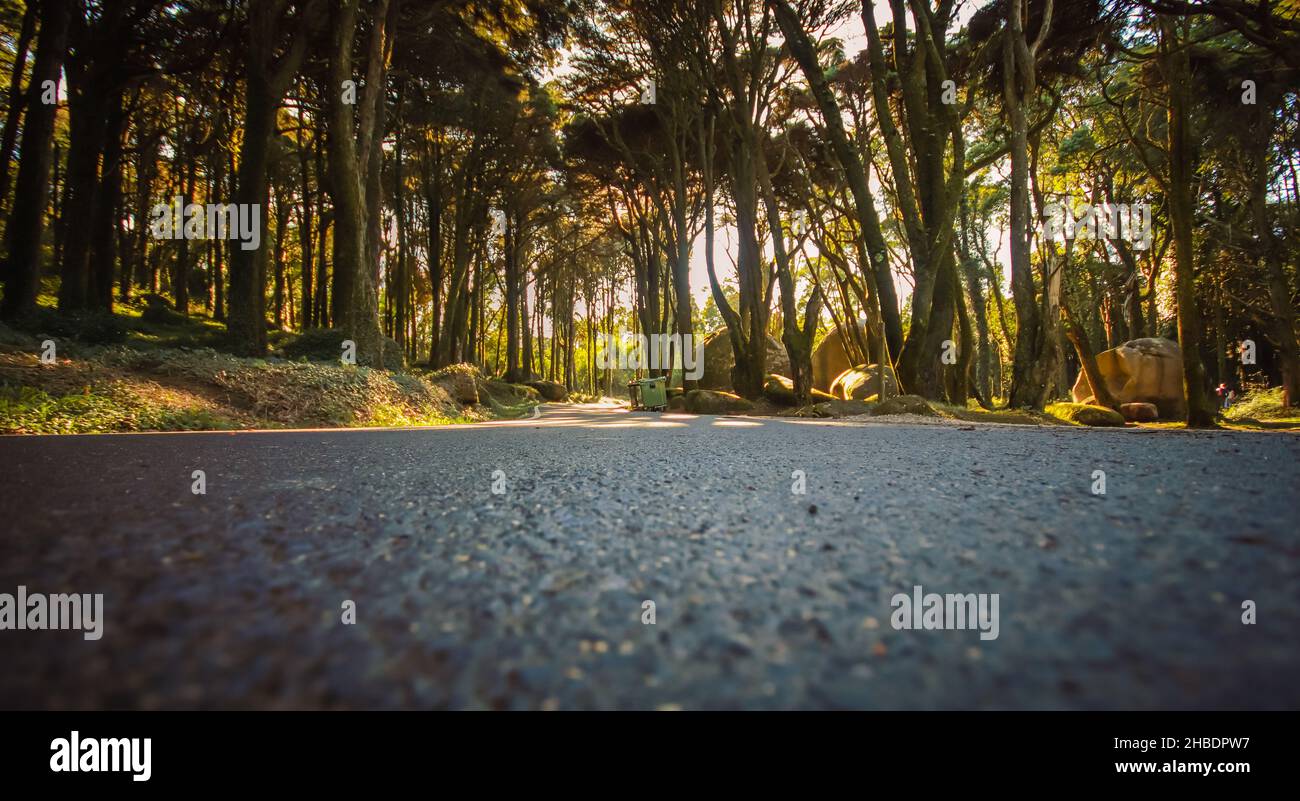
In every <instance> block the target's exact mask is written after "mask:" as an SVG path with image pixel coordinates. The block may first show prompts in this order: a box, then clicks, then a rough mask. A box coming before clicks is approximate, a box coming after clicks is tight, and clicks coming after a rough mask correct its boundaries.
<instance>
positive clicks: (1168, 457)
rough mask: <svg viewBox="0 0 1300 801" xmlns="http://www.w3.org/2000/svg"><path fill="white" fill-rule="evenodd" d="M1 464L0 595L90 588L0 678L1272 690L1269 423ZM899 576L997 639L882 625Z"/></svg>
mask: <svg viewBox="0 0 1300 801" xmlns="http://www.w3.org/2000/svg"><path fill="white" fill-rule="evenodd" d="M0 465H3V477H4V481H3V489H2V490H0V532H2V533H0V593H9V594H15V593H16V592H17V588H18V587H19V586H20V585H21V586H24V587H25V591H26V592H27V593H63V592H77V593H102V594H103V598H104V600H103V604H104V612H103V630H102V638H101V639H99V640H87V639H85V638H84V636H83V635H82V633H80V632H77V631H31V630H22V631H16V630H5V631H0V650H2V651H3V653H4V670H3V671H0V708H28V707H36V708H57V709H98V708H113V709H121V708H143V709H155V708H204V709H207V708H222V709H225V708H295V709H297V708H313V709H314V708H390V707H415V708H507V709H515V708H519V709H536V708H541V709H556V708H558V709H574V708H577V709H586V708H598V709H627V708H631V709H676V708H683V709H698V708H705V709H713V708H868V709H874V708H887V709H898V708H904V709H933V708H963V709H966V708H976V709H980V708H1034V709H1038V708H1083V709H1093V708H1103V709H1110V708H1196V709H1200V708H1292V709H1294V708H1296V707H1297V706H1300V684H1298V683H1297V680H1296V677H1297V676H1300V640H1298V639H1297V637H1296V634H1297V632H1300V526H1298V525H1297V512H1296V510H1297V502H1296V490H1297V488H1298V487H1300V437H1296V436H1294V435H1290V434H1281V433H1259V434H1255V433H1240V432H1215V433H1187V432H1169V431H1164V432H1157V431H1143V430H1109V431H1108V430H1084V429H1077V428H1064V427H1062V428H1028V427H1013V426H979V425H962V426H955V425H920V424H907V423H896V422H895V423H879V422H870V421H866V420H858V421H794V420H784V419H771V418H756V419H746V418H735V417H733V418H727V417H693V416H688V415H672V414H666V415H659V414H648V413H629V412H626V411H623V410H614V409H609V408H598V407H565V406H550V407H544V409H543V411H542V413H541V415H540V417H539V418H538V419H531V420H520V421H513V422H497V423H488V424H479V425H472V426H449V427H443V428H427V429H407V430H374V429H370V430H331V431H281V432H241V433H200V434H146V435H116V436H114V435H109V436H80V437H5V438H0ZM195 470H202V471H204V476H205V483H206V494H201V495H198V494H194V492H193V491H192V490H193V488H194V485H195V479H194V478H193V476H194V471H195ZM1098 470H1100V471H1104V473H1105V490H1106V492H1105V494H1104V495H1100V494H1094V492H1093V490H1094V489H1096V488H1099V484H1098V483H1097V479H1098V476H1097V474H1096V473H1095V472H1094V471H1098ZM796 471H802V475H803V480H802V483H803V484H804V485H805V486H804V487H803V489H805V490H806V492H805V494H798V493H797V492H795V490H797V489H800V487H799V486H798V485H799V483H800V479H799V477H798V474H797V473H796ZM916 585H921V586H922V587H923V588H924V590H923V591H924V592H925V593H931V592H934V593H941V594H947V593H962V594H964V593H986V594H988V595H990V596H991V595H992V594H997V596H998V599H999V606H998V609H999V621H998V636H997V638H996V639H981V637H980V632H979V631H978V630H972V629H969V628H967V629H962V630H902V629H900V630H896V629H895V628H894V627H893V624H892V622H891V614H892V613H893V612H894V611H895V610H894V608H893V607H891V599H892V598H893V597H894V596H895V595H896V594H900V593H902V594H910V593H912V592H913V587H915V586H916ZM348 601H350V602H352V607H353V609H354V614H355V622H354V623H345V622H344V617H345V616H346V615H345V609H346V607H347V604H346V602H348ZM646 601H652V602H653V604H654V622H653V624H651V623H648V622H644V621H646V620H647V619H648V615H647V614H646V611H645V610H646V606H645V602H646ZM1247 601H1251V602H1253V605H1254V609H1255V613H1254V614H1255V622H1254V623H1253V624H1247V623H1243V615H1244V614H1245V612H1244V611H1243V604H1244V603H1245V602H1247ZM949 622H950V623H951V622H952V621H951V619H950V620H949ZM972 624H973V622H972Z"/></svg>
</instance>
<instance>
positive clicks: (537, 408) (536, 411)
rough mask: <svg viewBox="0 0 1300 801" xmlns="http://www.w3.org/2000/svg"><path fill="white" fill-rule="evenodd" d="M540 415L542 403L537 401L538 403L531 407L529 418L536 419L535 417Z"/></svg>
mask: <svg viewBox="0 0 1300 801" xmlns="http://www.w3.org/2000/svg"><path fill="white" fill-rule="evenodd" d="M541 416H542V405H541V404H540V403H539V404H537V405H536V406H534V407H533V416H532V417H531V418H529V419H531V420H536V419H537V418H539V417H541Z"/></svg>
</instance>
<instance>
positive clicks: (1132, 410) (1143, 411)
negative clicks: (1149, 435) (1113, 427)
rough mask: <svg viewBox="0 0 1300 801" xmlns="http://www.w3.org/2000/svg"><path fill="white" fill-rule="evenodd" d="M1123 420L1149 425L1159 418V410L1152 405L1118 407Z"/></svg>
mask: <svg viewBox="0 0 1300 801" xmlns="http://www.w3.org/2000/svg"><path fill="white" fill-rule="evenodd" d="M1119 413H1120V414H1122V415H1124V419H1125V420H1128V421H1129V422H1133V423H1149V422H1151V421H1152V420H1156V419H1158V418H1159V417H1160V410H1159V409H1157V408H1156V405H1155V404H1154V403H1125V404H1121V405H1120V407H1119Z"/></svg>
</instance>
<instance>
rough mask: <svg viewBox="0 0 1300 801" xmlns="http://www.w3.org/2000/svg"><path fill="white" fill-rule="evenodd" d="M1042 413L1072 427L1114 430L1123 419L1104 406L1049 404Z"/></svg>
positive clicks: (1121, 424)
mask: <svg viewBox="0 0 1300 801" xmlns="http://www.w3.org/2000/svg"><path fill="white" fill-rule="evenodd" d="M1043 411H1045V412H1047V413H1048V414H1050V415H1051V416H1053V417H1056V418H1058V419H1060V420H1064V421H1065V422H1067V423H1070V424H1072V425H1079V426H1113V427H1116V428H1119V427H1122V426H1123V425H1124V417H1123V416H1122V415H1121V414H1120V413H1119V412H1117V411H1115V410H1114V409H1107V408H1106V407H1105V406H1092V405H1090V404H1087V403H1064V402H1062V403H1049V404H1047V406H1046V407H1044V409H1043Z"/></svg>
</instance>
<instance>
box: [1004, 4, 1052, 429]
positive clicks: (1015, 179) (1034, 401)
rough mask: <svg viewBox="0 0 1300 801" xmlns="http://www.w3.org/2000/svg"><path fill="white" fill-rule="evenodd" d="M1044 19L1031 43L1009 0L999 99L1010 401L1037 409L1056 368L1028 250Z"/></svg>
mask: <svg viewBox="0 0 1300 801" xmlns="http://www.w3.org/2000/svg"><path fill="white" fill-rule="evenodd" d="M1050 8H1051V6H1050V5H1049V6H1048V9H1049V12H1048V20H1047V22H1045V23H1044V25H1043V26H1042V29H1040V31H1039V34H1038V39H1037V41H1036V42H1035V43H1034V46H1033V47H1032V48H1031V47H1030V46H1028V45H1027V44H1026V41H1025V31H1024V26H1023V18H1022V12H1023V2H1022V0H1011V2H1008V3H1007V28H1006V33H1005V34H1004V38H1003V62H1002V73H1003V93H1002V94H1003V99H1004V101H1005V103H1006V109H1007V116H1008V118H1009V120H1010V138H1011V148H1010V156H1011V199H1010V203H1011V209H1010V226H1011V295H1012V300H1013V302H1014V304H1015V307H1016V343H1015V355H1014V361H1013V363H1012V377H1011V397H1010V405H1011V406H1013V407H1027V408H1035V409H1041V408H1042V407H1043V404H1044V402H1045V401H1046V400H1047V393H1048V392H1049V390H1050V388H1051V380H1052V376H1053V375H1054V374H1055V371H1056V364H1057V362H1056V358H1055V353H1056V349H1055V344H1056V335H1055V320H1053V319H1052V315H1051V313H1050V312H1051V310H1050V308H1049V304H1048V303H1047V302H1046V301H1047V298H1046V296H1047V295H1048V294H1049V290H1048V281H1047V280H1045V281H1044V282H1043V294H1044V301H1043V302H1042V303H1041V304H1040V302H1039V300H1038V295H1037V291H1036V290H1035V287H1034V272H1033V264H1032V263H1031V254H1030V250H1029V243H1030V237H1031V235H1032V232H1031V230H1030V217H1029V169H1030V161H1029V124H1028V121H1027V119H1026V115H1025V104H1026V103H1027V102H1029V101H1031V100H1032V99H1033V98H1034V96H1035V94H1036V88H1037V81H1036V79H1035V70H1036V65H1035V63H1034V62H1035V59H1036V57H1037V49H1038V45H1039V44H1041V42H1042V41H1043V39H1044V36H1045V33H1046V30H1045V29H1046V26H1047V24H1049V23H1050Z"/></svg>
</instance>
